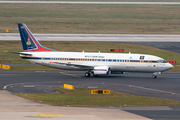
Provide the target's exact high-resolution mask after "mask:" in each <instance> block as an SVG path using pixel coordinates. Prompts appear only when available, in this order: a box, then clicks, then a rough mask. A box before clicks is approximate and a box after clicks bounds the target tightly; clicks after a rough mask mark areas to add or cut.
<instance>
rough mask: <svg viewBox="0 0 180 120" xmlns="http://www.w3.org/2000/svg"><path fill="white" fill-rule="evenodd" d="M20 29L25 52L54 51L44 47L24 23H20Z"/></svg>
mask: <svg viewBox="0 0 180 120" xmlns="http://www.w3.org/2000/svg"><path fill="white" fill-rule="evenodd" d="M18 27H19V33H20V36H21V42H22V46H23V49H24V52H33V51H34V52H45V51H47V52H48V51H49V52H50V51H51V52H52V51H54V50H52V49H49V48H46V47H43V46H42V45H41V44H40V43H39V42H38V41H37V39H36V38H35V37H34V35H33V34H32V33H31V31H30V30H29V29H28V27H27V26H26V25H25V24H24V23H18Z"/></svg>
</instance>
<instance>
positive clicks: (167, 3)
mask: <svg viewBox="0 0 180 120" xmlns="http://www.w3.org/2000/svg"><path fill="white" fill-rule="evenodd" d="M0 3H46V4H49V3H54V4H55V3H56V4H57V3H61V4H133V5H134V4H140V5H143V4H158V5H159V4H166V5H177V4H180V2H93V1H87V2H84V1H0Z"/></svg>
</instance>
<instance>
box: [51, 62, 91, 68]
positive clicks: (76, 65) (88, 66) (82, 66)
mask: <svg viewBox="0 0 180 120" xmlns="http://www.w3.org/2000/svg"><path fill="white" fill-rule="evenodd" d="M49 63H54V64H61V65H65V66H69V67H73V68H79V69H94V66H91V65H79V64H72V63H70V62H68V63H61V62H49Z"/></svg>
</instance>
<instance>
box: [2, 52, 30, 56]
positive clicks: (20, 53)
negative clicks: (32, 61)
mask: <svg viewBox="0 0 180 120" xmlns="http://www.w3.org/2000/svg"><path fill="white" fill-rule="evenodd" d="M5 52H10V53H14V54H19V55H29V56H32V54H29V53H22V52H13V51H5Z"/></svg>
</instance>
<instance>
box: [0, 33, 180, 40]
mask: <svg viewBox="0 0 180 120" xmlns="http://www.w3.org/2000/svg"><path fill="white" fill-rule="evenodd" d="M33 35H34V36H35V37H36V38H37V39H38V40H39V41H81V42H82V41H84V42H85V41H91V42H92V41H94V42H97V41H98V42H180V35H156V34H151V35H149V34H36V33H33ZM0 40H7V41H8V40H10V41H13V40H17V41H20V40H21V39H20V35H19V33H0Z"/></svg>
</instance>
